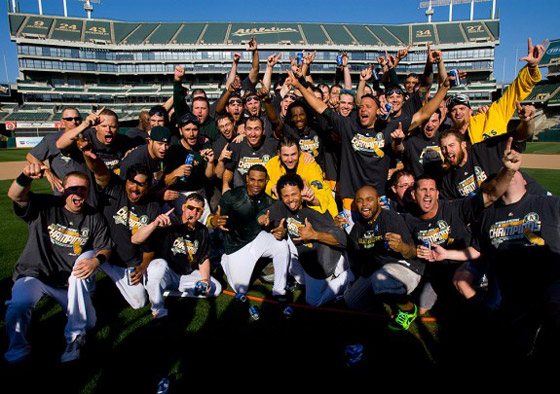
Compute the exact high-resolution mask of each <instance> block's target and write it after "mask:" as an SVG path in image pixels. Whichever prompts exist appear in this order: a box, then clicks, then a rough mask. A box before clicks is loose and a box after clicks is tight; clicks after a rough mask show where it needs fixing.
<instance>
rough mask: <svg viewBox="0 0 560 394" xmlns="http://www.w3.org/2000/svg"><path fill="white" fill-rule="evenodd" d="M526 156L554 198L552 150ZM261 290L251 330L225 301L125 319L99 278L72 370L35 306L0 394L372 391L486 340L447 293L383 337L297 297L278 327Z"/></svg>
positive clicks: (0, 241)
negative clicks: (358, 351) (347, 352)
mask: <svg viewBox="0 0 560 394" xmlns="http://www.w3.org/2000/svg"><path fill="white" fill-rule="evenodd" d="M533 145H534V146H533ZM530 149H532V151H531V152H534V153H536V154H538V157H539V160H541V162H540V163H541V164H542V163H544V164H545V165H546V164H547V163H548V168H555V169H543V168H542V167H543V165H541V164H539V166H537V165H536V164H531V165H534V166H535V167H536V168H528V169H527V172H529V173H530V174H531V175H532V176H534V177H535V178H536V179H537V180H538V181H539V182H541V184H542V185H543V186H544V187H545V188H547V189H548V190H549V191H551V192H552V193H554V194H556V195H558V194H560V176H559V175H560V155H558V156H557V155H555V154H556V153H560V144H554V145H548V146H547V147H546V149H545V147H544V146H543V147H541V146H539V145H535V144H531V147H530ZM543 149H544V150H545V151H546V152H543ZM533 150H534V151H533ZM543 153H547V155H544V154H543ZM25 154H26V151H20V150H4V151H0V162H6V163H0V174H1V175H2V178H1V179H4V180H0V217H1V220H0V255H1V256H2V264H0V316H2V318H1V320H0V353H2V355H3V353H4V352H5V351H6V347H7V343H8V339H7V336H6V334H5V323H4V319H3V316H4V314H5V311H6V307H5V305H4V303H5V301H6V300H8V299H9V298H10V289H11V286H12V280H11V275H12V272H13V268H14V265H15V263H16V260H17V258H18V256H19V254H20V253H21V251H22V250H23V247H24V245H25V243H26V241H27V228H26V225H25V224H24V223H23V221H21V220H20V219H18V218H16V217H15V215H14V214H13V210H12V204H11V201H9V199H8V197H7V195H6V193H7V190H8V188H9V186H10V184H11V182H12V181H11V180H10V179H12V178H13V177H14V176H16V175H17V173H18V172H17V171H19V170H18V169H17V168H21V167H22V163H21V160H24V157H25ZM13 162H19V164H17V165H14V164H13ZM524 163H525V166H527V165H528V163H527V162H526V161H524ZM529 164H530V163H529ZM14 166H15V167H14ZM18 166H19V167H18ZM14 168H16V169H14ZM14 172H15V175H14ZM10 177H11V178H10ZM32 190H33V191H34V192H48V191H49V185H48V183H47V182H46V181H45V180H41V181H38V182H35V183H34V184H33V188H32ZM216 275H218V278H219V279H220V280H221V281H222V284H224V289H226V290H229V291H231V289H228V288H227V286H226V283H225V281H224V276H223V275H222V274H215V276H216ZM270 288H271V286H270V285H268V284H265V283H261V281H260V280H259V279H255V282H254V284H253V286H252V289H251V291H250V293H249V295H250V296H252V297H254V299H250V300H249V303H250V304H254V305H258V306H259V308H260V312H261V317H260V319H259V320H257V321H255V320H253V319H252V318H251V317H250V315H249V313H248V307H249V304H240V303H237V302H235V301H234V300H233V297H232V296H231V295H230V294H228V292H227V291H226V293H225V294H222V295H221V296H220V297H218V298H217V299H200V300H195V299H168V300H167V305H168V308H169V316H168V317H167V318H165V319H162V320H161V321H160V320H158V321H154V320H153V319H152V316H151V313H150V310H149V307H148V306H146V307H144V308H143V309H140V310H133V309H131V308H130V307H128V305H127V304H126V302H125V301H124V300H123V299H122V297H121V296H120V294H119V292H118V290H117V289H116V287H115V286H114V285H113V284H112V282H111V281H110V280H108V278H106V277H105V276H104V275H103V274H98V275H97V289H96V292H95V295H94V304H95V307H96V309H97V318H98V321H97V326H96V328H95V329H94V330H93V331H91V332H90V333H89V334H88V337H87V343H86V346H85V348H84V351H83V355H82V360H80V361H79V362H77V363H74V364H73V365H62V364H61V363H60V355H61V354H62V352H63V350H64V347H65V340H64V336H63V329H64V325H65V321H66V317H65V314H64V312H63V311H62V310H61V308H60V307H59V306H58V305H57V304H56V303H55V302H53V300H52V299H49V298H47V297H45V298H43V299H42V300H41V301H40V302H39V303H38V305H37V307H36V308H35V311H34V314H33V320H32V323H31V325H30V327H29V331H28V339H29V341H30V344H31V346H32V354H31V356H30V358H29V359H28V360H27V361H26V362H25V363H23V364H20V365H15V366H11V365H8V364H6V363H5V362H4V361H3V360H2V361H0V392H1V393H11V392H18V393H19V392H36V391H37V392H39V391H40V392H56V393H59V392H69V393H121V392H123V393H124V392H129V393H135V394H136V393H155V392H156V387H157V384H158V381H159V380H160V379H161V378H163V377H168V378H169V379H170V380H171V392H173V393H175V392H177V393H179V392H180V393H184V392H189V391H193V390H196V391H204V392H206V391H209V390H211V391H214V390H217V389H227V388H229V389H231V390H234V389H235V387H238V389H241V390H245V389H249V390H250V389H253V388H257V387H262V385H263V384H267V385H268V386H269V387H278V389H280V387H284V386H288V387H290V386H291V387H292V388H295V387H298V388H299V387H300V386H301V384H302V382H308V383H306V386H307V384H313V385H314V386H315V387H317V388H318V387H321V386H324V387H330V385H331V384H332V383H333V381H335V380H336V381H337V382H343V381H344V380H346V379H350V380H351V381H371V380H372V379H373V375H378V374H380V375H382V374H388V375H396V374H398V373H399V370H400V368H405V370H408V371H409V372H410V368H413V370H414V373H422V374H424V373H425V374H427V375H426V376H429V375H431V374H435V373H442V372H445V371H450V370H453V371H457V370H458V369H460V368H461V367H463V366H467V365H468V364H469V363H470V362H472V360H475V359H476V358H477V349H479V348H480V346H485V342H484V341H485V339H486V338H487V337H488V335H486V334H487V332H486V331H485V329H486V326H485V324H484V323H481V322H480V321H473V320H472V319H469V316H467V315H465V314H464V313H463V309H462V308H459V307H458V306H460V303H461V300H459V298H458V297H456V296H454V295H450V296H449V298H448V302H441V303H440V305H439V306H438V307H437V308H436V309H434V310H433V311H432V313H431V315H430V316H427V317H425V318H423V319H418V320H417V321H416V322H415V323H414V324H413V326H412V327H411V329H410V330H409V331H408V332H391V331H389V330H388V329H387V328H386V324H387V322H388V320H387V314H386V311H384V310H380V311H372V312H371V313H368V314H359V313H352V312H349V311H346V310H342V309H340V308H339V307H338V306H337V305H336V304H330V305H328V306H326V307H325V308H309V307H307V306H305V305H304V303H303V300H302V299H298V297H299V295H300V293H299V292H297V291H296V293H295V294H294V296H295V297H294V298H295V300H294V304H295V305H294V310H295V313H294V315H293V316H292V318H291V319H286V318H285V317H284V316H283V313H282V308H281V307H280V306H278V305H276V304H274V303H273V302H272V301H270V300H267V299H265V300H264V301H262V298H266V297H267V296H269V295H270ZM353 343H361V344H363V346H364V358H363V360H362V361H361V363H360V364H359V366H357V367H354V368H348V367H347V366H346V365H345V357H344V348H345V346H346V345H348V344H353ZM496 357H497V358H499V355H496ZM486 361H488V362H490V361H489V360H486ZM463 363H464V365H463ZM343 379H344V380H343ZM339 384H340V383H339ZM411 384H412V382H411ZM255 385H258V386H255Z"/></svg>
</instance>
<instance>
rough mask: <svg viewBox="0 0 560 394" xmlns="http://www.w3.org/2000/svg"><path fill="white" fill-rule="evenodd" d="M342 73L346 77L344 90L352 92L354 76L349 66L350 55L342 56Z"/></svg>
mask: <svg viewBox="0 0 560 394" xmlns="http://www.w3.org/2000/svg"><path fill="white" fill-rule="evenodd" d="M342 73H343V75H344V89H347V90H352V76H351V75H350V67H349V66H348V53H347V52H344V53H343V54H342Z"/></svg>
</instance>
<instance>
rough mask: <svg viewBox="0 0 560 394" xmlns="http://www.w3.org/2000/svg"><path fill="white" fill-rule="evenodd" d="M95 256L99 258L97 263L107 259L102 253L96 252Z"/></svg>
mask: <svg viewBox="0 0 560 394" xmlns="http://www.w3.org/2000/svg"><path fill="white" fill-rule="evenodd" d="M95 258H96V259H97V260H99V265H101V264H103V263H104V262H106V261H107V256H105V255H104V254H98V255H97V256H95Z"/></svg>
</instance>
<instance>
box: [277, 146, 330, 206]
mask: <svg viewBox="0 0 560 394" xmlns="http://www.w3.org/2000/svg"><path fill="white" fill-rule="evenodd" d="M266 169H267V171H268V174H269V181H268V183H267V185H266V193H267V194H268V195H269V196H271V197H272V198H274V199H277V198H279V194H278V190H277V183H278V180H279V179H280V177H281V176H283V175H285V174H287V173H296V174H298V175H299V176H300V177H301V178H302V179H303V182H304V185H303V189H302V191H301V195H302V198H303V199H304V201H305V202H306V204H307V205H308V206H309V207H310V208H312V209H315V210H316V211H318V212H320V213H325V212H328V213H329V214H330V215H331V216H332V217H335V216H336V215H337V214H338V208H337V206H336V201H335V200H334V198H333V195H332V192H331V189H330V188H329V185H327V183H326V182H325V180H324V179H323V171H322V170H321V167H319V165H318V164H317V163H316V162H308V163H306V161H305V158H304V157H303V153H302V152H301V150H300V145H299V144H298V141H297V140H296V139H295V138H292V137H284V138H282V139H281V140H280V141H279V142H278V156H274V157H273V158H272V159H270V161H269V162H268V163H266Z"/></svg>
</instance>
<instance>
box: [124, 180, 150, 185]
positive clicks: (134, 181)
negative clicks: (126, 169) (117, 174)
mask: <svg viewBox="0 0 560 394" xmlns="http://www.w3.org/2000/svg"><path fill="white" fill-rule="evenodd" d="M128 181H129V182H132V183H134V184H136V185H138V186H140V187H145V186H148V182H138V181H137V180H135V179H128Z"/></svg>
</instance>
